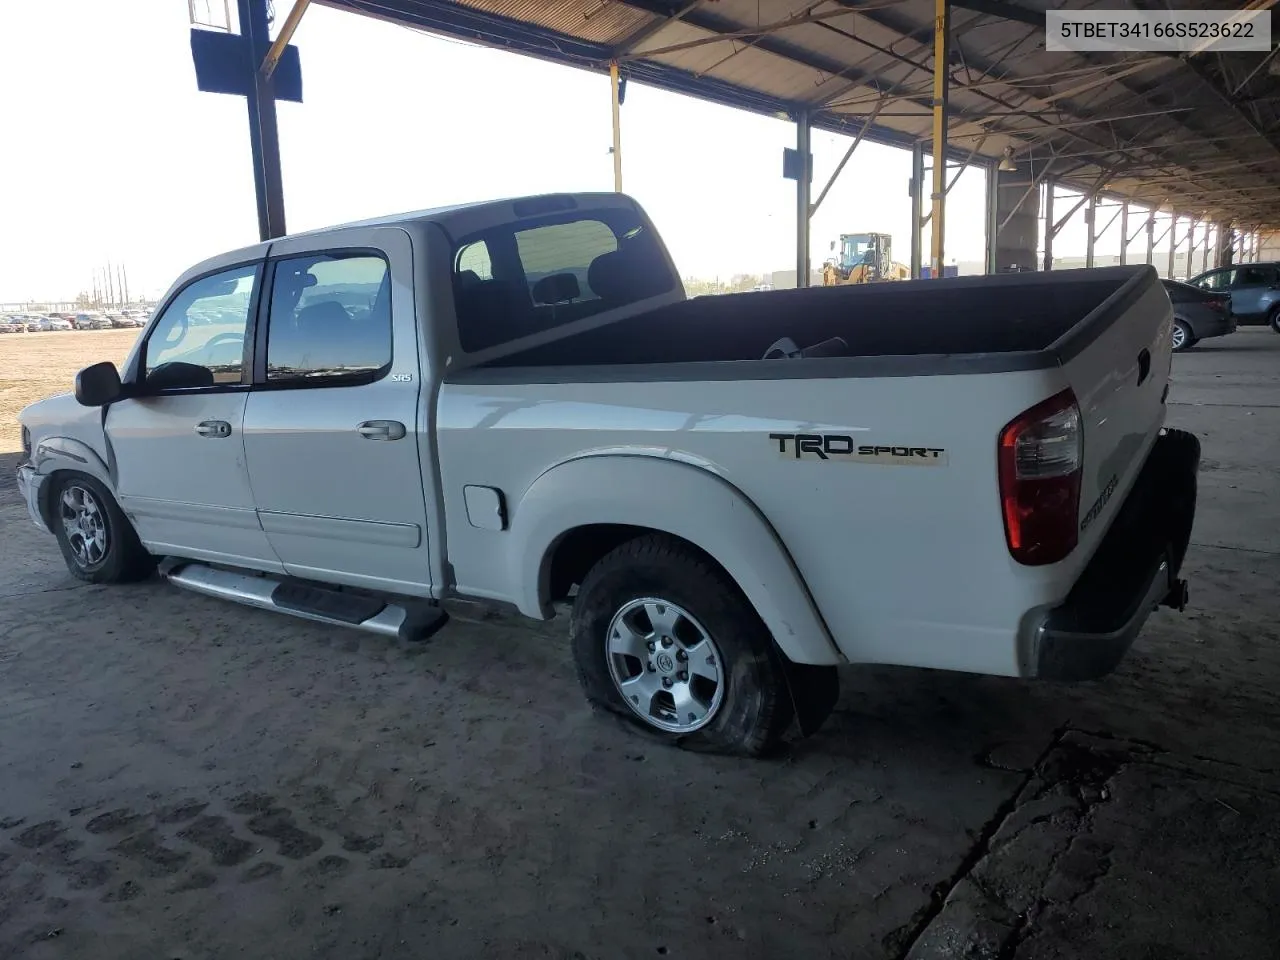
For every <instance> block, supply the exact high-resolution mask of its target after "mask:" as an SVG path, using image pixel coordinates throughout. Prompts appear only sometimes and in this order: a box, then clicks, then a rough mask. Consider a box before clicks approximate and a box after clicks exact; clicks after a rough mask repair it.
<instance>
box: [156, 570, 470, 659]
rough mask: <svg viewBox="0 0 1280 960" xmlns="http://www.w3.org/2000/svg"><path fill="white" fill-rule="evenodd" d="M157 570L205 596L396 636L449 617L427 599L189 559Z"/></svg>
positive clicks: (419, 634) (425, 629)
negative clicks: (349, 589) (348, 588)
mask: <svg viewBox="0 0 1280 960" xmlns="http://www.w3.org/2000/svg"><path fill="white" fill-rule="evenodd" d="M160 574H161V576H163V577H164V578H165V579H166V580H168V581H169V582H170V583H173V584H175V585H177V586H179V587H183V588H185V589H187V590H192V591H194V592H196V593H203V594H204V595H205V596H209V597H218V598H219V599H222V600H234V601H235V602H236V603H243V604H245V605H247V606H250V607H258V608H260V609H262V610H277V611H279V612H280V613H287V614H290V615H292V616H295V617H302V618H303V619H305V620H315V621H317V622H319V623H330V624H333V625H335V626H339V627H355V628H356V629H357V630H367V631H368V632H370V633H377V634H380V635H382V636H384V637H391V638H393V639H396V640H412V641H420V640H426V639H427V638H428V637H430V636H431V635H432V634H434V633H435V632H436V631H437V630H439V629H440V628H441V627H443V626H444V625H445V624H446V623H448V622H449V614H448V613H446V612H445V610H444V608H443V607H440V606H438V605H437V604H434V603H432V602H430V601H427V600H404V599H400V598H396V599H395V600H394V601H392V600H387V599H383V598H381V597H376V596H371V595H369V594H363V593H350V592H347V591H345V590H336V589H332V588H330V587H322V586H318V585H315V584H311V583H307V582H305V581H301V580H283V579H274V578H272V577H270V576H268V575H265V574H263V575H259V574H250V573H239V572H236V571H233V570H222V569H219V568H217V567H211V566H208V565H207V564H203V563H197V562H195V561H190V560H173V559H167V560H165V561H164V562H163V563H161V565H160Z"/></svg>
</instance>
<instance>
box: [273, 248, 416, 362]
mask: <svg viewBox="0 0 1280 960" xmlns="http://www.w3.org/2000/svg"><path fill="white" fill-rule="evenodd" d="M390 281H391V277H390V273H389V271H388V268H387V261H386V260H384V259H383V258H382V257H381V256H378V255H376V254H373V253H364V252H359V253H350V254H347V253H336V254H335V253H321V254H311V255H308V256H303V257H290V258H288V259H282V260H279V261H277V262H276V264H275V270H274V273H273V275H272V281H271V303H270V313H269V316H268V320H267V361H266V380H267V382H268V383H289V384H294V385H298V384H307V385H313V386H322V385H323V386H328V385H339V384H342V383H367V382H369V381H370V380H373V379H377V378H378V377H379V376H381V375H382V374H384V373H385V372H386V371H387V370H388V369H389V368H390V366H391V282H390Z"/></svg>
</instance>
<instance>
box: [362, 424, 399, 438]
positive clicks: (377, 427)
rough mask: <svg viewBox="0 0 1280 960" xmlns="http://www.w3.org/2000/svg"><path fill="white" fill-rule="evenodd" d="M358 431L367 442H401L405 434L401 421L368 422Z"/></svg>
mask: <svg viewBox="0 0 1280 960" xmlns="http://www.w3.org/2000/svg"><path fill="white" fill-rule="evenodd" d="M356 430H357V431H358V432H359V434H360V436H362V437H364V438H365V439H366V440H399V439H400V438H401V437H403V436H404V433H405V430H404V424H403V423H401V422H400V421H399V420H366V421H365V422H364V423H362V424H360V426H358V427H356Z"/></svg>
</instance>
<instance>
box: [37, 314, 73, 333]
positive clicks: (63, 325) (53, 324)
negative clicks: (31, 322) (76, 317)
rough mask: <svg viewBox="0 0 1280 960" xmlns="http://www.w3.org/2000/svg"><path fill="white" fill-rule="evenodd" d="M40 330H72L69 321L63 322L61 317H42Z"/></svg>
mask: <svg viewBox="0 0 1280 960" xmlns="http://www.w3.org/2000/svg"><path fill="white" fill-rule="evenodd" d="M41 320H42V321H43V323H42V324H41V329H42V330H74V329H75V328H74V327H73V326H72V325H71V321H70V320H64V319H63V318H62V317H42V318H41Z"/></svg>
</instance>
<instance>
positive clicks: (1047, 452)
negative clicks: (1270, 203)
mask: <svg viewBox="0 0 1280 960" xmlns="http://www.w3.org/2000/svg"><path fill="white" fill-rule="evenodd" d="M1171 333H1172V313H1171V308H1170V303H1169V299H1168V296H1167V295H1166V294H1165V292H1164V290H1163V288H1162V286H1161V285H1160V282H1159V280H1158V279H1157V276H1156V273H1155V271H1154V270H1153V269H1152V268H1151V267H1149V266H1133V267H1117V268H1106V269H1097V270H1078V271H1066V272H1060V273H1051V274H1014V275H1008V276H999V277H962V278H952V279H938V280H929V281H921V282H904V283H885V284H878V285H877V284H873V285H866V286H845V287H839V288H830V289H813V290H781V291H771V292H761V293H749V294H741V295H736V296H721V297H701V298H693V299H689V298H687V297H686V295H685V292H684V290H683V287H682V284H681V282H680V279H679V275H678V274H677V273H676V271H675V269H674V267H673V265H672V263H671V260H670V257H669V255H668V253H667V251H666V249H665V247H664V245H663V243H662V241H661V239H660V238H659V236H658V234H657V232H656V231H655V230H654V227H653V225H652V224H651V223H650V222H649V220H648V219H647V217H646V216H645V214H644V212H643V211H642V210H641V209H640V207H639V206H638V205H637V204H636V203H635V202H634V201H633V200H631V199H629V198H627V197H625V196H622V195H615V194H604V195H599V194H579V195H552V196H542V197H532V198H526V199H518V200H507V201H500V202H492V203H482V204H477V205H470V206H462V207H456V208H450V209H442V210H432V211H426V212H419V213H412V214H405V215H401V216H394V217H388V218H385V219H379V220H370V221H367V222H362V223H357V224H352V225H347V226H341V227H335V228H332V229H325V230H320V231H316V232H313V233H307V234H302V235H297V236H290V237H286V238H283V239H279V240H274V241H271V242H269V243H262V244H258V245H256V246H252V247H248V248H245V249H242V250H237V251H234V252H232V253H227V254H225V255H222V256H219V257H215V258H213V259H211V260H207V261H205V262H204V263H201V264H199V265H197V266H195V267H193V268H192V269H191V270H189V271H187V273H185V274H184V275H183V276H182V277H181V278H179V280H178V281H177V282H176V283H175V284H174V285H173V287H172V288H171V289H170V291H169V292H168V293H167V294H166V295H165V297H164V300H163V301H162V304H161V306H160V308H159V309H158V310H157V311H156V313H155V316H154V317H153V318H152V319H151V321H150V323H149V324H148V326H147V328H146V330H145V331H144V332H143V333H142V334H141V335H140V336H139V339H138V342H137V345H136V346H135V347H134V349H133V352H132V354H131V355H130V357H129V358H128V360H127V362H126V363H125V366H124V369H123V371H120V372H118V371H117V370H116V368H115V367H114V366H113V365H112V364H109V363H99V364H95V365H93V366H91V367H88V368H86V369H85V370H83V371H81V373H80V374H79V375H78V376H77V379H76V388H75V395H74V396H58V397H53V398H50V399H48V400H44V401H41V402H39V403H36V404H34V405H32V406H31V407H28V408H27V409H26V410H25V411H23V413H22V415H21V420H22V424H23V437H24V444H25V447H26V459H25V461H24V462H23V464H22V465H21V466H20V468H19V472H18V481H19V485H20V487H21V489H22V491H23V492H24V495H25V497H26V501H27V503H28V505H29V508H30V512H31V516H32V518H33V520H34V521H35V522H36V523H37V524H38V525H39V526H40V527H42V528H44V529H46V530H49V531H51V532H52V533H53V534H54V535H55V536H56V537H57V540H58V543H59V545H60V546H61V549H62V552H63V554H64V556H65V558H66V561H67V564H68V566H69V567H70V569H71V571H72V573H74V574H75V575H77V576H79V577H81V578H83V579H86V580H89V581H93V582H119V581H124V580H130V579H136V578H141V577H145V576H149V575H151V574H152V573H153V572H154V570H155V569H156V567H157V565H158V566H159V570H160V573H161V574H162V575H163V576H165V577H167V578H168V579H169V580H170V581H172V582H173V583H174V584H177V585H180V586H183V587H186V588H189V589H192V590H197V591H201V592H203V593H206V594H212V595H215V596H220V597H225V598H229V599H233V600H238V601H241V602H245V603H250V604H253V605H256V606H259V607H266V608H271V609H276V610H280V611H283V612H287V613H292V614H295V615H300V616H304V617H309V618H311V619H313V620H319V621H325V622H329V623H335V624H346V625H349V626H353V627H358V628H363V629H366V630H371V631H375V632H379V633H383V634H386V635H389V636H393V637H399V638H402V639H421V638H424V637H426V636H428V635H429V634H430V633H432V632H433V631H434V630H435V629H437V628H438V627H439V626H440V625H441V624H442V623H443V622H444V620H445V619H446V618H445V616H444V614H443V612H442V608H441V606H440V602H441V601H442V600H445V599H447V598H452V597H462V598H474V599H480V600H484V601H492V602H497V603H501V604H505V605H509V606H511V607H515V608H516V609H518V610H519V611H520V612H521V613H523V614H525V615H527V616H529V617H534V618H539V619H547V618H550V617H552V616H554V615H555V611H556V609H557V607H558V606H560V605H561V604H562V603H564V602H567V604H568V605H569V606H570V607H571V611H572V612H571V616H570V626H569V642H570V643H571V646H572V650H573V655H574V657H575V660H576V663H577V666H578V671H579V675H580V678H581V681H582V685H583V687H584V690H585V693H586V696H587V698H588V699H589V700H590V701H591V702H593V703H594V704H597V705H599V706H602V707H605V708H609V709H612V710H615V711H617V712H618V713H620V714H622V715H624V716H627V717H629V718H630V719H632V720H634V721H635V722H636V723H638V724H640V725H642V726H646V727H648V728H650V730H651V731H652V732H653V733H655V735H657V736H660V737H663V738H668V739H671V740H674V741H677V742H684V743H688V744H689V745H690V746H698V747H700V748H701V749H712V750H720V751H726V752H737V753H745V754H757V753H759V752H761V751H763V750H765V749H767V748H768V747H769V746H770V744H772V743H773V742H775V741H776V740H777V739H778V738H779V737H781V736H783V735H784V734H785V733H786V731H787V730H788V728H789V726H790V724H791V723H792V720H793V718H795V719H797V720H798V725H799V727H800V730H801V731H802V732H804V733H809V732H811V731H813V730H814V729H816V728H817V727H818V726H819V725H820V724H821V723H822V721H823V720H824V719H825V717H826V716H827V714H828V713H829V712H830V710H831V708H832V706H833V704H834V702H835V699H836V695H837V682H836V669H835V668H836V667H837V666H838V665H841V664H849V663H892V664H905V665H917V666H923V667H934V668H944V669H951V670H962V671H971V672H978V673H986V674H997V675H1005V676H1015V677H1029V678H1030V677H1039V678H1050V679H1063V680H1070V679H1085V678H1092V677H1096V676H1100V675H1102V674H1104V673H1106V672H1108V671H1109V670H1111V669H1112V668H1113V667H1114V666H1115V665H1116V664H1117V663H1118V662H1119V660H1120V659H1121V657H1122V656H1123V655H1124V652H1125V650H1126V649H1127V647H1128V646H1129V644H1130V643H1131V642H1132V640H1133V638H1134V637H1135V635H1136V634H1137V633H1138V632H1139V630H1140V629H1141V627H1142V625H1143V623H1144V621H1145V620H1146V618H1147V616H1148V614H1149V613H1151V611H1152V610H1154V609H1155V608H1156V607H1157V606H1159V605H1160V604H1161V603H1164V604H1166V605H1169V606H1174V607H1177V608H1179V609H1181V608H1182V606H1183V605H1184V603H1185V599H1186V585H1185V583H1184V582H1183V581H1182V580H1180V579H1178V574H1179V568H1180V566H1181V563H1182V559H1183V555H1184V553H1185V551H1186V547H1187V543H1188V540H1189V538H1190V532H1191V526H1192V520H1193V517H1194V513H1195V498H1196V474H1197V470H1198V465H1199V449H1200V448H1199V443H1198V442H1197V440H1196V438H1195V437H1194V436H1192V435H1190V434H1187V433H1183V432H1181V431H1176V430H1168V429H1166V428H1165V427H1164V419H1165V413H1166V396H1167V394H1168V377H1169V366H1170V357H1171V342H1172V341H1171Z"/></svg>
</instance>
